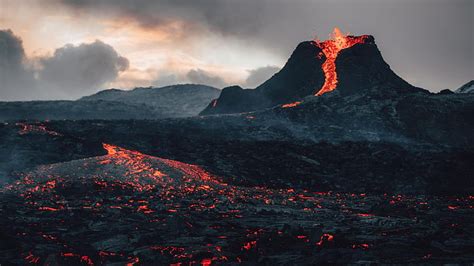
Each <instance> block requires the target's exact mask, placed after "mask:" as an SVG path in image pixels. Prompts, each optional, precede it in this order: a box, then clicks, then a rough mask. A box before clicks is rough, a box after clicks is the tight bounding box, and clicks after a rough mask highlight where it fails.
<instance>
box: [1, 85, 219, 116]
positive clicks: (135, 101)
mask: <svg viewBox="0 0 474 266" xmlns="http://www.w3.org/2000/svg"><path fill="white" fill-rule="evenodd" d="M219 93H220V90H218V89H216V88H213V87H209V86H205V85H196V84H184V85H173V86H166V87H162V88H152V87H149V88H135V89H133V90H130V91H127V90H118V89H110V90H104V91H100V92H98V93H96V94H93V95H90V96H86V97H83V98H81V99H79V100H77V101H27V102H0V121H8V120H64V119H71V120H90V119H105V120H109V119H113V120H116V119H161V118H172V117H189V116H195V115H198V114H199V112H200V111H202V110H203V109H204V108H205V107H206V105H207V104H208V103H209V102H210V101H211V100H212V99H215V98H216V97H218V95H219Z"/></svg>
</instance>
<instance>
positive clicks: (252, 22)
mask: <svg viewBox="0 0 474 266" xmlns="http://www.w3.org/2000/svg"><path fill="white" fill-rule="evenodd" d="M60 1H61V2H62V3H63V4H65V5H67V6H70V7H73V8H74V9H75V10H79V11H85V12H87V13H90V12H96V13H98V14H115V15H119V16H125V17H128V18H134V19H135V20H136V21H138V22H139V23H140V24H141V25H142V26H144V27H154V26H158V25H161V24H165V23H167V22H169V21H174V20H183V21H185V22H188V23H189V24H188V26H189V29H190V30H195V29H196V28H195V27H193V26H196V24H195V23H196V22H198V24H197V25H202V26H205V27H206V28H209V29H211V30H213V31H215V32H219V33H221V34H223V35H247V34H253V33H255V32H256V31H257V30H258V29H259V28H260V27H258V26H261V25H258V23H259V19H258V18H259V16H260V15H261V14H262V12H263V11H264V7H265V3H264V2H263V1H253V0H252V1H251V0H241V1H233V0H195V1H189V0H60ZM256 23H257V24H256Z"/></svg>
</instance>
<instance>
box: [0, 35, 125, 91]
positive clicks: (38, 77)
mask: <svg viewBox="0 0 474 266" xmlns="http://www.w3.org/2000/svg"><path fill="white" fill-rule="evenodd" d="M128 67H129V62H128V59H127V58H125V57H122V56H120V55H119V54H118V53H117V51H115V49H114V48H113V47H112V46H110V45H108V44H105V43H103V42H101V41H99V40H97V41H95V42H93V43H84V44H80V45H78V46H74V45H70V44H68V45H65V46H64V47H61V48H58V49H56V50H55V52H54V54H53V55H51V56H45V57H41V58H26V56H25V52H24V49H23V43H22V40H21V39H20V38H19V37H18V36H15V35H14V34H13V32H12V31H11V30H2V31H0V84H1V87H2V91H1V94H0V100H27V99H31V96H32V95H35V96H36V95H38V96H39V98H44V99H59V98H60V99H74V98H78V97H80V96H83V95H85V94H88V93H92V92H95V91H96V90H97V89H98V88H100V87H102V86H103V85H104V84H107V83H108V82H111V81H114V80H115V79H116V78H117V76H118V74H119V73H120V72H123V71H125V70H127V69H128Z"/></svg>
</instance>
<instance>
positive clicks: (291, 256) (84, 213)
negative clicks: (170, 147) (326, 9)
mask: <svg viewBox="0 0 474 266" xmlns="http://www.w3.org/2000/svg"><path fill="white" fill-rule="evenodd" d="M103 147H104V149H105V150H106V151H107V153H108V154H107V155H105V156H99V157H92V158H87V159H82V160H75V161H70V162H65V163H58V164H51V165H44V166H40V167H37V168H35V169H33V170H31V171H28V172H24V173H22V174H21V175H20V177H21V179H19V181H17V182H15V183H13V184H11V185H9V186H7V187H6V188H4V189H2V191H1V193H0V198H1V202H2V205H0V206H1V209H0V211H1V214H2V215H1V217H0V228H1V229H0V238H1V239H0V240H2V241H1V242H2V245H0V263H1V262H3V261H6V262H11V263H15V264H45V265H57V264H59V265H64V264H68V265H71V264H84V265H103V264H111V263H117V264H119V265H125V264H127V265H152V264H153V265H211V264H236V263H245V262H247V263H251V264H257V263H259V264H269V265H276V264H299V265H304V264H318V263H319V264H320V263H328V262H329V263H347V262H351V261H352V262H353V261H364V262H370V261H373V262H386V263H403V262H407V261H410V262H443V261H445V260H447V259H449V258H451V257H452V256H458V258H460V259H461V260H465V261H466V262H467V261H472V260H473V259H474V258H473V257H472V256H471V257H469V256H466V255H464V256H465V257H462V254H468V253H467V252H466V251H463V250H459V246H462V247H465V246H466V245H465V244H463V243H465V242H459V241H461V240H459V237H460V236H463V237H465V236H471V237H472V232H473V231H474V230H472V224H474V221H473V216H472V215H470V213H472V202H473V198H472V197H468V198H433V197H424V196H417V197H409V196H404V195H366V194H351V193H334V192H314V191H306V190H294V189H291V188H285V189H268V188H263V187H240V186H235V185H232V184H226V183H224V182H223V181H222V180H221V179H220V178H219V177H217V176H214V175H212V174H211V173H209V172H207V171H205V170H204V169H202V168H201V167H199V166H197V165H192V164H187V163H183V162H179V161H175V160H169V159H164V158H159V157H153V156H149V155H146V154H143V153H140V152H138V151H132V150H127V149H124V148H121V147H118V146H114V145H111V144H103ZM438 230H443V234H438V233H437V232H438ZM471 239H472V238H471ZM433 243H435V244H433Z"/></svg>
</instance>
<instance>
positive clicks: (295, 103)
mask: <svg viewBox="0 0 474 266" xmlns="http://www.w3.org/2000/svg"><path fill="white" fill-rule="evenodd" d="M300 103H301V102H294V103H287V104H284V105H282V106H281V108H292V107H295V106H298V105H299V104H300Z"/></svg>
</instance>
